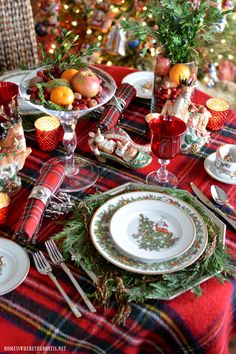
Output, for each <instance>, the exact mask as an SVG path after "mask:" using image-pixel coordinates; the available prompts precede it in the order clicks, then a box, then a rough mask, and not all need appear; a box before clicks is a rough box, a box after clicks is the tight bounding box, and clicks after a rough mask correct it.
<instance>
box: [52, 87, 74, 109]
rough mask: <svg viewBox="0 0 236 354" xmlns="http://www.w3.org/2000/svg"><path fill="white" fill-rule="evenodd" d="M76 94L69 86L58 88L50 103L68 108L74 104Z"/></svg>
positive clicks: (53, 92) (53, 91)
mask: <svg viewBox="0 0 236 354" xmlns="http://www.w3.org/2000/svg"><path fill="white" fill-rule="evenodd" d="M74 98H75V97H74V93H73V91H72V90H71V89H70V88H69V87H67V86H57V87H55V88H54V89H53V90H52V91H51V94H50V101H52V102H53V103H56V104H58V105H60V106H67V105H69V104H72V103H73V102H74Z"/></svg>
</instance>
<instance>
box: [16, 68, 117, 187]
mask: <svg viewBox="0 0 236 354" xmlns="http://www.w3.org/2000/svg"><path fill="white" fill-rule="evenodd" d="M89 68H90V69H91V70H92V71H93V72H94V73H95V75H96V76H97V77H98V78H99V79H100V81H101V86H102V92H101V99H100V101H99V103H98V104H97V105H96V106H94V107H91V108H88V109H84V110H51V109H48V108H46V107H45V106H43V105H39V104H35V103H33V102H31V101H30V96H29V94H28V93H27V89H28V87H29V81H30V80H31V79H32V78H34V77H35V76H36V75H37V72H38V71H39V70H44V69H45V68H38V69H37V70H33V71H31V72H30V73H29V74H27V75H26V76H25V77H24V78H23V80H22V82H21V84H20V95H21V97H22V98H23V100H24V101H26V102H27V103H29V104H30V105H31V106H33V107H34V108H36V109H38V110H40V111H42V112H44V113H46V114H48V115H51V116H54V117H58V118H59V119H60V121H61V125H62V127H63V131H64V135H63V141H62V143H63V145H64V148H65V150H66V154H65V156H59V157H54V158H52V159H50V160H49V161H47V162H46V165H48V164H51V165H55V164H62V165H64V166H65V174H66V177H65V180H64V182H63V184H62V186H61V188H60V190H61V191H64V192H77V191H81V190H84V189H86V188H88V187H90V186H92V185H93V184H94V183H95V182H96V181H97V179H98V171H97V168H96V166H95V165H94V164H93V163H91V162H89V161H88V160H86V159H84V158H81V157H78V156H75V154H74V152H75V149H76V146H77V137H76V131H75V129H76V123H77V121H78V120H79V119H80V118H81V117H82V116H84V115H86V114H87V113H90V112H92V111H93V110H94V109H96V108H98V107H100V106H102V105H104V104H105V103H107V102H108V101H109V100H110V99H111V98H112V97H113V95H114V93H115V90H116V84H115V81H114V80H113V78H112V77H111V76H110V75H108V74H107V73H106V72H104V71H103V70H101V69H99V68H96V67H94V66H90V67H89Z"/></svg>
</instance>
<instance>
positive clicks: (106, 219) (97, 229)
mask: <svg viewBox="0 0 236 354" xmlns="http://www.w3.org/2000/svg"><path fill="white" fill-rule="evenodd" d="M139 200H148V201H149V200H157V201H162V202H166V203H169V204H172V205H175V206H176V207H178V208H180V209H181V210H183V211H184V212H186V213H187V214H188V215H189V216H190V217H191V219H192V220H193V223H194V225H195V228H196V236H195V238H194V241H193V243H192V245H191V246H190V247H189V249H188V250H187V251H185V252H184V253H183V254H180V255H179V256H176V257H173V258H171V259H169V260H168V259H167V260H165V259H163V260H161V261H158V262H152V263H145V262H141V261H139V260H133V259H131V258H129V257H127V256H124V255H123V254H121V253H120V252H119V250H118V249H117V248H116V245H115V244H114V242H113V240H112V238H111V235H110V222H111V218H112V216H113V215H114V213H115V212H116V211H117V210H118V209H120V208H121V207H122V206H124V205H127V204H128V203H131V202H135V201H139ZM90 235H91V240H92V242H93V244H94V246H95V248H96V249H97V251H98V252H99V253H100V254H101V255H102V256H103V257H104V258H105V259H106V260H108V261H109V262H111V263H113V264H114V265H116V266H117V267H120V268H122V269H125V270H127V271H130V272H134V273H140V274H165V273H171V272H177V271H179V270H181V269H184V268H186V267H187V266H189V265H191V264H192V263H194V262H195V261H196V260H197V259H198V258H199V257H200V256H201V254H202V253H203V252H204V250H205V248H206V245H207V241H208V232H207V228H206V225H205V223H204V220H203V218H202V217H201V215H200V214H199V213H198V212H197V211H196V210H195V209H194V208H193V207H192V206H191V205H189V204H187V203H186V202H184V201H182V200H181V199H179V198H176V197H172V196H170V195H167V194H163V193H159V192H150V191H144V192H128V193H124V194H121V195H119V196H116V197H114V198H111V199H109V200H108V201H107V202H105V203H104V204H103V205H102V206H101V207H99V208H98V209H97V210H96V212H95V213H94V214H93V217H92V219H91V223H90Z"/></svg>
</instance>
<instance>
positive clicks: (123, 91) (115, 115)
mask: <svg viewBox="0 0 236 354" xmlns="http://www.w3.org/2000/svg"><path fill="white" fill-rule="evenodd" d="M135 97H136V89H135V88H134V87H133V86H132V85H130V84H122V85H121V86H120V87H119V88H118V89H117V90H116V94H115V96H114V97H113V98H112V99H111V100H110V101H109V102H108V103H107V104H106V106H105V109H104V111H103V114H102V117H101V120H100V122H99V124H98V128H99V129H100V130H101V132H104V131H105V130H108V129H111V128H113V127H114V126H115V125H116V123H117V121H118V119H119V118H120V116H121V114H122V112H123V111H124V109H125V108H126V107H128V105H129V104H130V102H131V101H132V100H133V99H134V98H135Z"/></svg>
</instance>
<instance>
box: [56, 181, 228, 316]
mask: <svg viewBox="0 0 236 354" xmlns="http://www.w3.org/2000/svg"><path fill="white" fill-rule="evenodd" d="M135 190H139V191H140V190H146V191H147V190H149V191H155V187H152V186H148V187H147V186H144V187H143V188H142V185H140V184H138V185H135V184H132V185H131V187H130V188H129V187H128V188H127V190H126V191H127V192H128V191H135ZM167 193H169V194H170V195H172V196H176V197H178V198H181V199H183V200H184V201H185V202H187V203H189V204H190V205H192V206H193V207H194V208H195V209H196V210H197V211H198V212H199V213H200V214H201V215H202V217H203V218H204V221H205V223H206V226H207V229H208V238H209V241H208V245H207V247H206V249H205V251H204V253H203V255H202V256H201V258H200V259H199V260H198V261H197V262H195V263H193V264H192V265H190V266H188V267H187V268H185V269H183V270H181V271H178V272H174V273H168V274H163V275H140V274H134V273H130V272H126V271H125V270H123V269H120V268H117V267H115V266H114V265H112V264H111V263H109V262H108V261H106V260H105V259H104V258H103V257H102V256H101V255H100V254H99V253H98V252H97V250H96V249H95V247H94V245H93V243H92V241H91V239H90V236H89V229H88V228H89V225H90V221H91V217H92V215H93V214H94V212H95V210H96V209H97V208H98V207H99V206H101V205H103V204H104V202H105V201H106V200H108V199H110V197H111V196H109V195H101V194H100V195H93V196H91V197H87V198H85V199H84V200H83V201H82V202H80V203H79V204H78V205H77V206H76V207H75V212H74V214H73V216H72V218H71V219H70V220H69V221H67V222H66V224H65V227H64V229H63V231H62V232H60V233H59V234H57V235H55V236H54V238H55V239H57V240H60V241H61V242H62V244H63V251H64V254H65V256H66V255H67V256H68V255H69V254H70V252H73V254H75V257H76V263H77V265H78V266H79V263H80V261H81V260H83V263H84V266H85V267H86V268H87V269H88V270H92V271H93V272H94V273H95V274H96V275H97V276H98V277H99V279H100V280H101V281H102V279H103V280H104V282H102V285H101V284H100V285H99V286H98V288H97V291H96V292H95V294H94V295H95V296H97V297H98V298H100V301H101V303H102V304H105V305H106V304H107V303H108V301H109V299H110V297H111V296H112V294H116V292H117V291H119V289H120V288H119V289H118V288H116V281H115V279H120V280H119V284H120V282H121V281H122V289H123V290H122V291H124V289H125V297H124V294H122V296H121V294H119V296H118V297H117V299H121V298H122V302H124V301H125V298H126V301H127V303H129V302H131V301H136V302H144V301H145V300H147V299H168V298H171V297H172V296H173V295H174V294H176V293H181V292H183V291H186V290H187V289H191V290H192V291H193V292H195V293H196V294H198V295H200V293H201V288H200V286H199V282H201V280H203V279H206V278H208V277H212V276H216V277H219V278H220V279H225V277H224V274H226V275H227V274H229V273H230V260H229V256H228V254H227V252H226V251H225V249H224V247H223V244H222V241H220V240H219V237H217V235H218V234H219V230H218V226H217V225H216V224H214V223H213V222H212V220H211V219H210V218H209V217H208V216H207V215H205V214H204V209H203V208H202V207H201V206H199V205H198V204H197V203H196V202H195V199H194V198H193V197H192V196H190V195H187V194H186V193H185V192H184V191H180V190H173V189H170V190H168V191H167ZM213 240H216V244H215V246H214V249H213V251H212V252H209V249H211V247H212V242H213ZM222 273H224V274H222ZM101 286H102V288H101ZM102 294H103V295H104V294H105V295H104V297H103V296H102ZM127 303H126V304H125V303H123V306H124V308H126V310H127V313H128V308H127V306H126V305H127ZM124 308H123V309H124ZM121 317H122V318H123V317H125V313H123V315H122V316H121Z"/></svg>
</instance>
